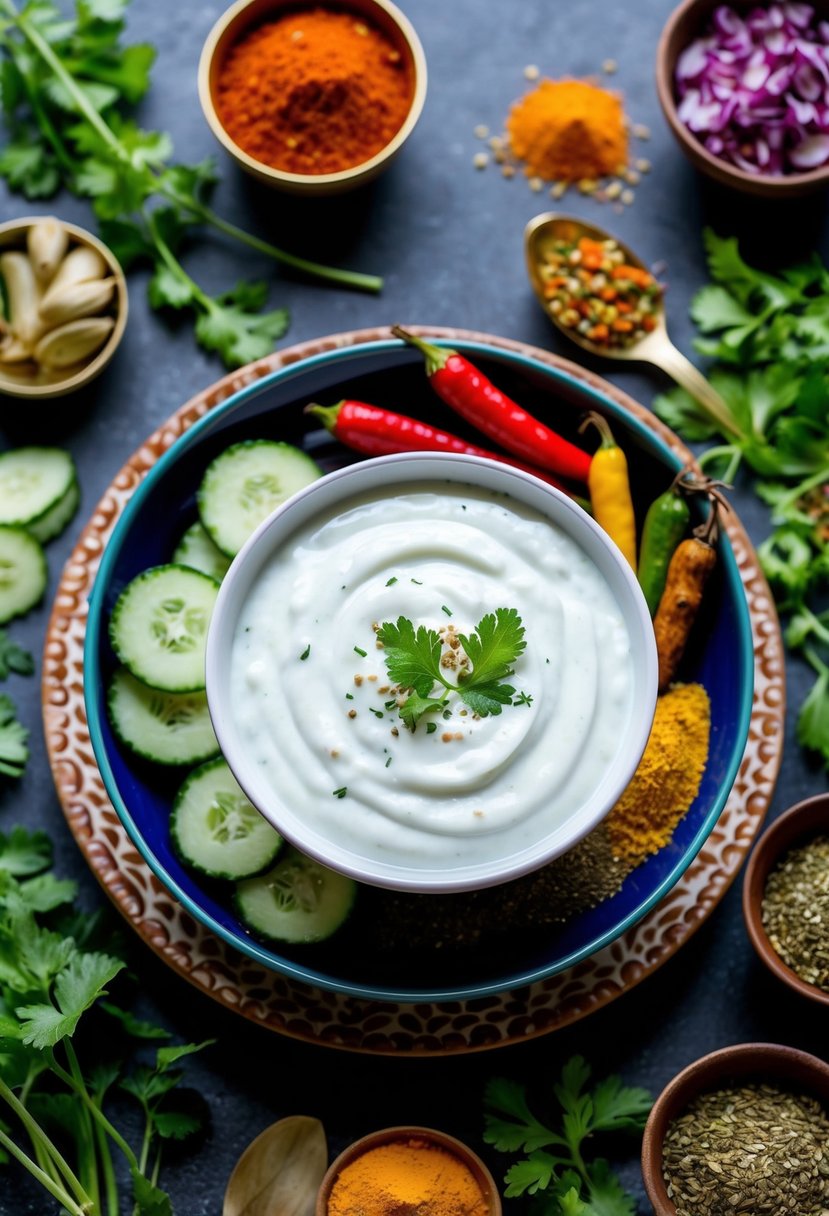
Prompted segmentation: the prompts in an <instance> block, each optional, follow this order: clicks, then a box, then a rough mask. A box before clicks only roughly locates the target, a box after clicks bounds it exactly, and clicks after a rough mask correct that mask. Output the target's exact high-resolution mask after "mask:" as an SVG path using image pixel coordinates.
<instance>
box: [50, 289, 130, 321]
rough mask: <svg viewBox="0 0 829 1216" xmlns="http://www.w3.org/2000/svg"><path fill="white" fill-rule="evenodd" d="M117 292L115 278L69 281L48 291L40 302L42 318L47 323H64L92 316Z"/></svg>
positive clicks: (100, 310) (103, 307) (101, 310)
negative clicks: (56, 289)
mask: <svg viewBox="0 0 829 1216" xmlns="http://www.w3.org/2000/svg"><path fill="white" fill-rule="evenodd" d="M114 292H115V279H114V278H109V279H88V280H87V281H86V282H84V283H68V284H67V285H66V286H65V287H62V288H60V289H59V290H58V291H57V292H52V291H51V290H50V291H49V293H48V297H44V299H43V300H41V302H40V309H39V313H40V319H41V321H43V322H45V324H46V325H63V324H65V323H66V322H67V321H75V320H77V318H78V317H92V316H95V314H96V313H99V312H103V311H104V309H105V308H106V307H107V305H108V304H109V303H110V302H111V300H112V297H113V294H114Z"/></svg>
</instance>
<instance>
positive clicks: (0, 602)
mask: <svg viewBox="0 0 829 1216" xmlns="http://www.w3.org/2000/svg"><path fill="white" fill-rule="evenodd" d="M46 578H47V571H46V555H45V554H44V552H43V548H42V546H41V544H40V542H39V541H37V540H35V538H34V537H33V536H32V535H31V534H30V533H29V532H27V531H26V529H25V528H18V527H10V526H9V525H7V524H2V525H0V624H2V625H4V624H5V623H6V621H10V620H11V619H12V617H15V616H22V615H23V613H24V612H28V611H29V609H30V608H34V606H35V604H37V603H39V602H40V600H41V599H42V598H43V593H44V591H45V590H46Z"/></svg>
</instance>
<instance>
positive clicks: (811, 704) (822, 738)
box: [797, 666, 829, 766]
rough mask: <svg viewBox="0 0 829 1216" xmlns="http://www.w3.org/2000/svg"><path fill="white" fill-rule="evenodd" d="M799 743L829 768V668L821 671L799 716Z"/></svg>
mask: <svg viewBox="0 0 829 1216" xmlns="http://www.w3.org/2000/svg"><path fill="white" fill-rule="evenodd" d="M797 741H798V743H800V745H801V746H802V747H805V748H808V749H809V750H810V751H814V752H817V753H818V755H820V756H822V757H823V760H824V763H825V764H826V765H827V766H829V667H825V666H823V667H822V668H821V669H819V673H818V677H817V679H816V680H815V682H814V684H813V685H812V689H811V691H810V693H809V695H808V696H807V698H806V700H805V701H804V702H803V704H802V705H801V707H800V713H799V714H798V716H797Z"/></svg>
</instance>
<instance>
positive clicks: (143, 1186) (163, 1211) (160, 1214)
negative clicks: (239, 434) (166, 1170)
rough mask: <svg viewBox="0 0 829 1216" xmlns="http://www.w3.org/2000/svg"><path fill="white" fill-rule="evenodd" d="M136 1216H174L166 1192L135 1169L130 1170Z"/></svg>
mask: <svg viewBox="0 0 829 1216" xmlns="http://www.w3.org/2000/svg"><path fill="white" fill-rule="evenodd" d="M130 1173H131V1176H132V1194H133V1198H134V1200H135V1212H136V1216H173V1205H172V1204H171V1202H170V1196H169V1195H168V1194H167V1192H166V1191H162V1190H161V1188H160V1187H158V1186H156V1185H155V1184H154V1183H152V1182H150V1180H149V1179H148V1178H145V1177H144V1175H143V1174H141V1173H139V1172H138V1170H137V1169H135V1167H132V1168H131V1170H130Z"/></svg>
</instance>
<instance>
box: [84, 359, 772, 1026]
mask: <svg viewBox="0 0 829 1216" xmlns="http://www.w3.org/2000/svg"><path fill="white" fill-rule="evenodd" d="M434 341H435V343H436V345H440V346H447V347H451V346H452V345H453V343H454V344H455V345H457V346H462V347H463V349H464V351H468V352H472V353H473V354H480V355H483V356H484V357H485V358H488V359H496V360H498V361H500V362H502V363H506V364H511V365H513V366H514V367H515V368H516V369H518V370H524V371H526V370H527V368H530V369H531V370H532V371H533V372H536V373H538V374H539V376H540V377H542V379H546V380H548V381H550V380H552V381H558V382H560V383H564V384H566V385H568V386H569V387H570V388H571V389H573V390H575V392H577V393H578V394H579V395H580V396H581V397H582V398H586V399H587V400H588V401H590V402H592V403H593V404H594V405H595V406H597V407H598V408H599V409H600V410H603V411H604V412H606V413H609V414H611V415H612V416H613V417H614V418H617V419H618V420H619V421H620V422H621V423H622V424H623V425H624V426H626V427H627V428H628V429H629V430H631V431H633V432H634V433H635V434H636V435H637V436H638V438H639V439H640V440H642V441H643V442H644V443H645V445H646V446H651V447H655V448H657V449H658V451H659V454H660V456H661V457H662V458H663V459H664V460H665V462H666V463H667V464H668V465H669V466H671V467H672V468H674V469H675V470H676V471H677V472H679V470H680V469H681V468H682V461H681V460H680V459H679V458H678V457H677V455H676V454H675V453H674V452H673V451H671V449H670V448H669V447H668V446H667V444H666V443H665V441H664V440H663V439H662V437H661V436H660V435H658V434H656V433H655V432H654V431H653V430H651V428H650V427H648V426H646V424H645V423H643V422H641V421H640V420H639V419H638V418H637V417H635V416H634V415H633V414H630V413H628V411H627V410H626V409H625V408H624V406H622V405H620V404H619V403H618V402H616V401H614V400H613V398H612V397H609V396H606V395H605V394H604V393H603V392H602V391H601V390H600V389H598V388H596V387H594V386H593V385H592V384H588V383H587V382H585V381H583V380H581V379H579V378H578V377H577V376H574V375H572V374H571V373H570V372H569V371H567V370H566V369H564V368H560V367H554V366H551V365H550V364H547V363H542V362H540V361H539V360H538V359H535V358H533V357H532V356H531V355H527V354H524V353H523V352H519V351H513V350H509V349H504V348H501V347H498V346H490V345H489V344H488V343H485V342H478V341H464V340H462V339H459V340H455V339H453V340H451V341H450V340H446V339H435V340H434ZM406 350H407V347H406V345H405V343H403V342H402V341H400V340H398V339H396V338H394V339H380V340H376V341H372V342H361V343H356V344H354V345H352V346H341V347H337V348H335V349H334V350H328V351H322V352H321V353H320V354H318V355H310V356H308V357H307V358H305V359H301V360H299V361H298V362H297V363H290V364H288V365H287V366H286V367H281V368H277V369H276V370H274V371H272V372H269V373H268V374H267V375H265V376H263V377H262V378H261V379H259V380H255V381H254V382H253V383H251V384H247V385H245V386H244V387H243V388H241V389H238V390H237V391H236V392H235V393H233V394H232V395H231V396H230V397H228V398H227V400H226V401H223V402H221V403H220V404H219V405H217V406H214V407H213V408H212V409H211V410H209V411H208V412H207V413H206V414H205V415H204V416H203V417H202V418H200V419H199V420H198V421H197V422H195V423H193V425H192V426H191V427H189V428H188V430H187V431H185V432H184V434H183V435H181V436H180V437H179V438H178V439H177V440H176V441H175V442H174V443H173V444H171V446H170V447H169V448H168V449H167V451H166V452H164V453H163V455H162V456H161V457H160V458H159V459H158V461H157V462H156V463H155V464H154V465H153V467H152V468H151V469H149V470H148V471H147V473H146V474H145V475H144V477H143V478H142V480H141V481H140V482H139V484H138V485H137V486H136V488H135V490H134V492H133V494H132V496H131V498H130V500H129V502H128V503H127V505H126V506H125V508H124V510H123V512H122V513H121V515H120V517H119V518H118V520H116V523H115V527H114V529H113V532H112V535H111V536H110V538H109V541H108V542H107V544H106V546H105V548H104V552H103V555H102V557H101V562H100V566H99V568H98V573H97V574H96V576H95V584H94V586H93V588H92V594H91V595H90V597H89V612H88V616H87V624H86V634H85V638H84V659H83V662H84V702H85V707H86V717H87V726H88V729H89V735H90V740H91V743H92V750H93V754H94V756H95V760H96V763H97V765H98V769H99V771H100V774H101V778H102V780H103V783H104V786H105V788H106V791H107V794H108V796H109V798H110V800H111V801H112V805H113V807H114V808H115V811H116V813H117V815H118V818H119V819H120V821H121V823H122V824H123V826H124V828H125V829H126V831H127V834H128V835H129V837H130V839H131V840H132V842H133V844H134V845H135V847H136V848H137V849H138V851H139V853H140V854H141V856H142V858H143V859H144V861H145V862H146V863H147V865H148V866H149V867H150V869H151V870H152V872H153V873H154V874H155V876H156V878H158V880H159V881H160V882H161V883H162V884H163V885H164V886H165V887H166V889H167V890H168V891H169V892H170V894H171V895H172V896H173V897H174V898H175V899H176V900H177V901H178V903H180V904H181V905H182V907H183V908H184V909H185V910H186V911H187V912H189V913H190V915H191V916H193V917H195V919H196V920H197V921H199V922H200V923H201V924H203V925H204V926H205V927H206V928H207V929H209V930H210V932H211V933H214V934H215V935H216V936H217V937H219V938H221V939H222V941H224V942H225V943H226V944H227V945H228V946H230V947H232V948H233V949H235V950H237V951H239V953H241V954H246V955H248V957H249V958H252V959H254V960H255V961H256V962H258V963H260V964H261V965H262V966H264V967H266V968H267V969H268V970H270V971H278V972H280V973H281V974H282V975H286V976H287V977H288V978H289V979H292V980H294V981H296V982H298V983H301V984H304V985H306V986H313V985H317V986H318V987H320V988H324V989H327V990H328V991H332V992H337V993H342V994H344V995H347V996H352V997H357V998H359V999H362V1000H373V1001H392V1002H394V1003H397V1004H416V1003H418V1002H427V1003H428V1002H442V1001H456V1000H474V999H478V998H479V997H483V996H492V995H497V994H499V993H503V992H507V991H509V990H510V989H513V988H523V987H526V986H528V985H531V984H535V983H539V982H541V981H543V980H546V979H549V978H550V977H551V976H553V975H557V974H558V973H560V972H562V971H566V970H567V969H568V968H570V967H574V966H575V965H576V964H577V963H580V962H583V961H584V960H585V959H586V958H589V957H590V956H591V955H593V954H596V953H598V951H600V950H602V949H604V947H605V946H608V945H610V944H611V943H612V942H614V941H616V940H617V939H618V938H619V937H621V936H622V934H623V933H625V932H626V931H627V930H628V929H630V928H632V926H633V925H635V924H637V923H638V922H639V921H640V920H642V919H643V917H645V916H647V914H648V913H649V912H650V911H651V910H652V909H653V908H655V907H656V905H657V904H658V903H659V902H660V901H661V900H662V899H664V897H665V896H666V895H667V894H668V892H669V891H670V890H671V889H672V888H673V887H674V886H675V885H676V883H677V882H678V881H679V879H680V878H681V877H682V875H683V874H684V873H685V871H686V870H687V869H688V867H689V866H690V865H691V863H692V862H693V860H694V859H695V857H696V856H697V854H698V853H699V851H700V849H701V848H702V846H703V845H704V844H705V841H706V840H707V839H708V837H709V836H710V834H711V832H712V830H713V828H714V825H715V824H716V822H717V820H718V819H719V817H720V815H721V814H722V811H723V808H724V806H725V804H726V801H727V800H728V797H729V795H730V793H731V790H732V787H733V785H734V782H735V780H736V778H737V774H738V773H739V770H740V765H741V764H742V760H743V755H744V753H745V744H746V741H747V738H748V731H749V725H750V722H751V711H752V705H753V699H754V686H753V671H754V645H753V640H752V630H751V617H750V614H749V610H748V604H747V602H746V597H745V592H744V589H743V584H742V579H741V578H740V573H739V570H738V568H737V562H736V559H735V557H734V551H733V549H732V547H731V543H730V541H729V540H728V537H727V534H726V533H723V535H722V537H721V542H722V541H723V540H725V541H726V542H727V543H726V544H724V545H722V543H721V548H720V553H721V558H722V563H723V569H724V573H725V576H726V578H727V580H728V582H729V584H730V586H731V589H732V591H736V592H737V594H736V595H735V596H734V601H735V607H736V613H737V617H738V624H739V634H740V645H741V651H742V653H741V656H740V657H741V659H742V662H743V663H744V665H745V667H746V670H747V671H749V672H751V673H752V679H751V680H750V681H747V682H746V684H745V686H744V687H743V694H742V698H741V702H740V710H739V721H738V726H737V739H738V740H739V741H741V744H742V746H741V747H740V748H739V751H737V750H736V749H735V754H734V756H733V757H732V760H731V763H730V765H729V767H728V769H727V771H726V774H725V777H724V779H723V781H722V783H721V786H720V792H719V794H718V796H717V798H716V799H715V800H714V802H713V803H712V805H711V807H710V809H709V811H708V814H707V815H706V817H705V820H704V821H703V823H702V824H701V825H700V828H699V830H698V831H697V833H696V835H695V836H694V837H693V839H692V840H691V842H690V843H689V845H688V847H687V848H686V850H685V852H684V853H683V855H682V857H681V858H680V860H679V861H678V862H677V864H676V865H675V866H674V867H673V868H672V869H671V871H670V872H669V873H668V874H667V875H666V876H665V877H664V878H663V880H662V881H661V882H660V883H659V885H658V887H657V888H656V889H655V890H654V891H653V892H651V894H650V895H649V896H648V897H647V898H646V899H644V900H642V902H641V903H640V904H638V905H637V907H635V908H634V909H632V910H631V911H630V912H629V913H628V914H627V916H625V917H624V918H623V920H621V921H620V922H617V923H616V924H615V925H614V926H613V927H612V928H610V929H608V930H607V931H606V932H604V933H601V934H599V935H597V936H596V937H595V938H594V939H593V940H592V941H591V942H589V943H587V944H586V945H585V946H583V947H581V948H580V949H578V950H573V951H571V952H570V953H569V954H568V955H565V956H563V957H562V958H560V959H558V960H557V961H556V962H555V963H554V964H551V965H548V966H544V967H536V968H533V969H532V970H528V971H526V972H523V973H521V974H520V975H515V976H511V977H504V978H502V979H500V980H491V981H485V982H481V983H477V984H472V985H467V986H466V987H461V988H439V989H415V990H410V989H405V988H382V987H377V986H373V985H371V984H359V983H348V982H347V981H345V980H333V979H331V977H330V976H327V975H325V974H322V973H320V972H316V971H314V970H313V969H312V968H310V967H304V966H301V965H295V964H293V963H292V962H291V960H290V959H283V958H279V957H277V956H275V955H273V954H272V953H271V952H270V951H268V950H266V949H262V948H260V947H259V946H258V944H257V943H256V942H254V941H252V940H246V939H243V938H242V937H241V936H238V937H237V936H236V935H235V934H233V933H231V932H229V931H228V930H227V929H226V928H225V927H224V926H223V925H221V924H219V923H218V922H217V921H215V920H214V918H213V917H212V916H211V915H210V914H208V913H206V912H205V911H204V910H203V909H202V908H201V907H200V906H199V904H198V903H197V902H196V901H195V900H194V899H192V897H191V896H189V895H188V894H187V893H186V892H185V891H183V890H182V889H181V887H180V886H179V884H178V883H177V882H176V880H175V879H174V878H173V877H172V876H171V875H170V874H168V873H167V871H166V869H165V868H164V866H163V865H161V863H160V862H159V861H158V859H157V858H156V857H155V855H154V854H153V853H152V851H151V850H150V849H149V848H148V846H147V844H146V842H145V840H144V838H143V836H142V834H141V832H140V831H139V830H138V827H137V825H136V823H135V821H134V819H133V817H132V815H131V814H130V811H129V809H128V807H127V805H126V803H125V802H124V800H123V799H122V797H121V794H120V791H119V790H118V787H117V785H116V782H115V777H114V774H113V772H112V769H111V767H110V764H109V761H108V759H107V756H106V751H105V748H104V741H103V734H102V730H101V722H100V717H99V714H98V699H97V698H95V697H93V696H92V694H88V693H87V689H88V688H98V687H100V685H101V680H102V674H101V670H100V664H99V662H98V645H97V639H98V637H99V632H100V627H101V617H102V614H103V599H104V588H105V587H106V586H107V585H108V582H109V578H110V576H111V572H112V567H113V566H114V564H115V561H116V559H117V557H118V556H119V554H120V549H121V544H120V543H119V542H120V540H121V537H122V536H123V534H124V533H125V532H126V531H127V530H128V528H129V526H130V524H131V523H132V520H133V517H134V516H135V515H136V514H137V513H138V512H139V511H140V510H141V507H142V505H143V502H144V499H145V498H146V497H147V495H148V494H149V492H150V490H151V489H152V487H153V486H154V485H155V483H156V482H157V481H159V480H161V479H162V478H163V477H164V475H165V474H166V472H167V469H168V467H169V466H170V465H173V464H175V463H176V461H177V460H178V458H179V456H180V454H181V453H182V452H183V451H186V450H187V449H188V448H190V447H191V446H192V445H193V444H195V443H196V442H198V441H199V439H200V438H201V435H202V432H203V431H206V430H210V429H211V428H212V427H213V426H214V425H215V423H216V422H217V421H219V420H221V419H223V418H224V417H225V415H227V414H229V413H232V412H233V411H234V410H236V409H238V407H239V406H240V405H242V404H244V403H245V402H246V401H248V400H250V399H251V398H253V397H257V396H259V395H260V394H261V393H263V392H267V391H268V389H270V388H272V387H273V386H274V385H275V384H282V383H286V382H289V381H290V380H292V379H294V378H296V377H297V376H298V375H303V374H304V373H305V372H306V371H308V370H309V369H311V368H317V367H321V366H325V365H326V364H328V363H336V362H340V361H343V362H347V361H348V360H349V358H359V357H360V356H361V355H368V354H382V353H384V352H389V353H403V352H405V351H406ZM417 357H418V356H417V355H416V353H415V352H412V361H414V360H416V359H417ZM93 638H94V639H95V644H93V640H92V639H93Z"/></svg>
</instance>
